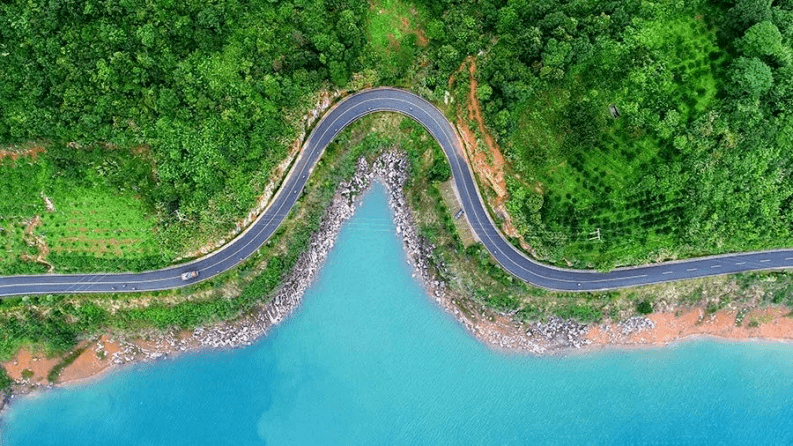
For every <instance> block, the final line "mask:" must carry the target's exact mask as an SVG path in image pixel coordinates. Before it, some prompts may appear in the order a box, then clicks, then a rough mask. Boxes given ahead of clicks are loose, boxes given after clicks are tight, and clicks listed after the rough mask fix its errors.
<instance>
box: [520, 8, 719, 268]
mask: <svg viewBox="0 0 793 446" xmlns="http://www.w3.org/2000/svg"><path fill="white" fill-rule="evenodd" d="M631 39H633V40H634V41H635V42H637V43H636V46H637V47H639V42H640V43H641V46H640V47H641V48H642V51H647V52H649V55H647V54H645V55H644V56H642V57H649V58H650V59H652V60H653V61H654V62H653V63H652V64H649V65H646V66H641V67H639V68H634V69H629V70H628V71H627V73H626V76H623V77H618V78H617V77H615V76H613V75H612V76H610V75H609V73H604V72H603V70H601V69H598V68H597V67H596V66H593V65H592V64H590V63H586V64H579V65H576V66H574V67H573V68H572V69H571V70H570V72H569V73H568V75H567V77H566V81H565V82H564V83H563V85H562V86H559V87H556V88H554V89H552V90H550V91H542V92H538V93H537V94H535V95H534V96H533V97H532V98H531V99H530V100H528V101H526V102H525V103H523V104H522V106H521V110H519V112H518V113H516V114H515V115H516V116H519V117H520V118H519V119H518V121H517V130H516V131H515V132H514V133H513V135H514V136H513V137H512V138H511V140H510V141H508V142H507V144H506V147H507V149H508V150H507V152H508V156H509V159H510V161H511V162H512V164H513V166H514V167H515V169H516V171H518V172H519V173H520V174H521V175H520V181H521V182H523V183H524V184H525V185H526V187H532V188H534V185H536V184H540V185H541V189H542V191H543V195H544V196H543V201H544V204H543V207H542V209H541V216H542V221H543V223H544V225H543V226H536V225H527V226H526V227H524V228H523V230H524V233H525V234H526V235H527V238H528V240H530V243H532V244H535V245H537V246H546V245H547V246H550V247H551V248H550V249H547V250H541V252H545V253H547V254H546V256H545V260H548V261H551V262H553V263H556V264H560V265H566V264H567V262H570V263H572V264H573V265H575V266H577V267H599V268H604V269H608V268H610V267H613V266H619V265H628V264H640V263H646V262H650V261H656V260H662V259H665V258H668V257H679V256H685V255H690V254H691V248H690V247H687V246H685V244H684V243H683V242H682V239H683V234H681V232H680V228H681V225H680V222H681V219H682V218H683V209H682V205H681V200H680V199H681V197H682V196H683V194H684V191H683V187H684V186H685V185H684V184H681V183H669V184H657V183H652V181H651V180H652V178H650V177H652V175H651V174H652V173H654V172H657V171H659V169H660V170H663V169H675V163H679V162H681V159H680V157H679V155H678V153H677V151H676V150H675V148H674V145H675V144H676V141H674V137H673V135H674V132H675V131H676V129H678V128H680V126H683V125H685V124H686V123H689V122H691V121H693V120H694V119H695V118H696V117H698V116H700V115H701V114H702V113H703V112H704V111H705V110H707V109H708V106H709V105H710V104H711V103H712V102H713V100H714V99H715V97H716V94H717V91H718V85H719V83H720V82H721V81H722V79H723V76H724V66H725V64H726V63H727V62H728V55H727V54H726V53H725V52H724V51H722V50H721V49H720V48H719V47H718V45H717V38H716V28H715V27H714V26H713V24H708V23H707V22H706V21H704V20H703V19H702V18H701V16H699V15H695V14H693V13H692V14H687V15H684V16H680V17H677V18H675V19H674V20H671V21H670V20H666V19H659V20H657V21H651V22H640V23H638V24H637V31H636V32H635V33H634V34H633V35H631ZM631 44H632V43H631V42H630V41H629V42H628V45H631ZM635 57H639V55H635ZM601 62H602V61H601ZM612 64H613V61H612ZM604 65H605V64H604ZM607 66H608V65H607ZM648 73H652V76H650V75H649V74H648ZM612 78H613V79H612ZM609 79H610V80H609ZM604 80H605V81H604ZM611 104H616V105H617V106H618V107H619V109H620V111H621V114H622V116H621V117H620V118H619V119H613V118H612V117H611V115H610V113H609V109H608V107H609V105H611ZM655 110H661V111H660V112H656V111H655ZM598 230H599V231H600V239H598V238H597V231H598Z"/></svg>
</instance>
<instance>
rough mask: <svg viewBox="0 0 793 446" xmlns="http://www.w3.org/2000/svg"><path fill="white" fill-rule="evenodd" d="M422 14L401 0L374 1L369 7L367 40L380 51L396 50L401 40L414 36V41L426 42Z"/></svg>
mask: <svg viewBox="0 0 793 446" xmlns="http://www.w3.org/2000/svg"><path fill="white" fill-rule="evenodd" d="M423 23H424V18H423V15H422V14H420V13H419V11H418V9H417V8H416V7H415V6H413V5H410V4H408V3H406V2H403V1H401V0H380V1H375V2H373V3H372V4H371V7H370V8H369V26H368V28H367V31H368V33H367V34H368V37H369V42H371V44H372V46H373V47H374V48H375V49H377V50H379V51H382V52H385V53H389V52H392V53H393V52H397V51H398V50H399V46H400V44H401V43H402V41H404V40H405V38H407V37H408V36H414V38H415V39H416V40H415V43H417V44H422V45H424V44H426V40H425V39H426V37H424V36H423V31H422V28H423Z"/></svg>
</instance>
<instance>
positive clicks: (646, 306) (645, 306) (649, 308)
mask: <svg viewBox="0 0 793 446" xmlns="http://www.w3.org/2000/svg"><path fill="white" fill-rule="evenodd" d="M636 311H638V312H639V314H650V313H652V312H653V305H652V304H651V303H650V302H648V301H646V300H643V301H641V302H639V303H638V304H637V305H636Z"/></svg>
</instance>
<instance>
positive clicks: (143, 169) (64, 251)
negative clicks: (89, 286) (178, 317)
mask: <svg viewBox="0 0 793 446" xmlns="http://www.w3.org/2000/svg"><path fill="white" fill-rule="evenodd" d="M77 160H79V162H76V161H77ZM151 175H152V174H151V165H150V164H149V162H148V161H147V160H146V159H145V157H143V156H141V155H139V154H135V153H133V152H131V151H121V150H113V151H111V150H101V149H97V150H86V151H80V150H75V149H68V148H58V147H51V152H47V153H45V154H42V155H40V156H39V157H38V158H35V159H34V158H27V157H22V158H19V159H18V160H16V161H11V160H5V161H2V162H0V177H2V178H3V180H2V183H0V185H1V186H2V187H0V202H2V204H0V229H1V230H0V246H2V248H3V251H4V252H3V254H4V255H2V256H0V274H21V273H41V272H44V271H46V269H47V267H46V266H45V265H44V264H43V262H48V263H50V264H52V265H53V267H54V268H55V272H61V273H65V272H76V271H91V270H94V271H96V270H105V271H116V270H119V269H144V268H151V267H155V266H159V265H162V264H164V261H163V260H162V258H163V255H162V253H161V250H160V247H159V245H158V243H157V234H156V232H155V225H156V219H155V218H153V217H151V214H153V213H154V210H153V209H152V206H151V205H150V204H148V203H147V202H145V201H144V200H143V199H141V194H145V192H146V189H148V188H149V187H150V185H151V184H152V182H153V181H152V179H151ZM47 200H49V205H50V206H48V203H47ZM31 222H35V223H34V224H31ZM37 256H38V257H39V261H37V260H36V257H37ZM42 258H43V259H42ZM41 260H43V262H42V261H41Z"/></svg>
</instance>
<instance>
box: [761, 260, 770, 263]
mask: <svg viewBox="0 0 793 446" xmlns="http://www.w3.org/2000/svg"><path fill="white" fill-rule="evenodd" d="M770 261H771V259H765V260H761V261H760V262H762V263H765V262H770Z"/></svg>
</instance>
